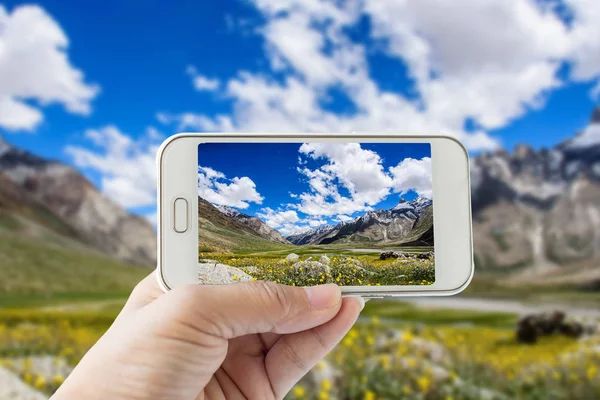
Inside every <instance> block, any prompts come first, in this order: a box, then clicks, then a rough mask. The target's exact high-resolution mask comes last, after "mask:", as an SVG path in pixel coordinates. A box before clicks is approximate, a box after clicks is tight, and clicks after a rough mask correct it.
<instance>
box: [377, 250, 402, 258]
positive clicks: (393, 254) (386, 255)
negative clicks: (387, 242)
mask: <svg viewBox="0 0 600 400" xmlns="http://www.w3.org/2000/svg"><path fill="white" fill-rule="evenodd" d="M401 254H402V253H397V252H395V251H384V252H382V253H381V254H380V255H379V259H380V260H387V259H388V258H398V257H400V256H401Z"/></svg>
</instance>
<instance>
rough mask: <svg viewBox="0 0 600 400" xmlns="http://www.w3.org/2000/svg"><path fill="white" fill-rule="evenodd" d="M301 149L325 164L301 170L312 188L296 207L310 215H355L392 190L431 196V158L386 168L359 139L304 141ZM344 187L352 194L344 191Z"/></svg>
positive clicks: (366, 209)
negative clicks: (346, 140)
mask: <svg viewBox="0 0 600 400" xmlns="http://www.w3.org/2000/svg"><path fill="white" fill-rule="evenodd" d="M299 152H300V153H301V154H303V155H304V156H305V157H309V158H312V159H314V160H322V161H324V164H323V165H321V166H320V167H318V168H316V169H314V170H311V169H309V168H306V167H303V168H298V172H300V173H302V174H303V175H305V176H306V177H307V178H308V185H309V188H310V190H309V191H307V192H305V193H302V194H300V195H299V199H300V202H299V203H298V204H296V205H294V207H296V208H297V209H298V210H299V211H301V212H303V213H305V214H308V215H311V216H333V215H340V214H341V215H347V214H350V215H352V214H353V213H355V212H360V211H370V210H372V209H373V206H374V205H376V204H378V203H379V202H381V201H382V200H383V199H385V198H386V197H387V196H388V195H389V194H390V193H391V191H393V192H396V193H405V192H407V191H408V190H414V191H416V192H417V193H418V194H420V195H422V196H425V197H429V198H431V194H432V193H431V192H432V189H431V159H430V158H428V157H425V158H423V159H420V160H415V159H405V160H404V161H403V162H401V163H400V164H399V165H397V166H394V167H391V168H390V169H389V171H386V170H385V168H384V166H383V160H382V159H381V157H380V156H379V155H378V154H377V153H375V152H374V151H371V150H367V149H363V148H362V147H361V145H360V144H358V143H304V144H302V145H301V146H300V149H299ZM341 189H345V190H346V191H347V192H348V193H349V195H342V194H341V193H340V190H341Z"/></svg>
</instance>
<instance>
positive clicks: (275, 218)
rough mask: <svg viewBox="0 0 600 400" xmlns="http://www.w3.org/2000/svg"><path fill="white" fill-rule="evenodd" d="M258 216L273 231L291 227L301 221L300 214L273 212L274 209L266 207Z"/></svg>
mask: <svg viewBox="0 0 600 400" xmlns="http://www.w3.org/2000/svg"><path fill="white" fill-rule="evenodd" d="M256 216H257V217H259V218H262V219H264V220H265V223H266V224H267V225H269V226H270V227H271V228H273V229H277V228H280V227H282V226H286V225H287V226H289V225H291V224H295V223H296V222H298V221H300V218H299V217H298V214H297V213H296V211H294V210H285V211H281V210H277V211H275V210H273V209H272V208H269V207H265V208H263V209H262V210H260V211H259V212H257V213H256Z"/></svg>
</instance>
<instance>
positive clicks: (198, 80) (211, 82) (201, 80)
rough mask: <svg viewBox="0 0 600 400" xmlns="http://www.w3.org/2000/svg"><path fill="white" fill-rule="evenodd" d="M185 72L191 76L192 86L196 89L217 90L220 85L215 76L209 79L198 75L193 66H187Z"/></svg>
mask: <svg viewBox="0 0 600 400" xmlns="http://www.w3.org/2000/svg"><path fill="white" fill-rule="evenodd" d="M186 72H187V73H188V75H190V76H191V77H192V83H193V84H194V88H195V89H196V90H198V91H207V92H212V91H215V90H217V89H218V88H219V86H220V85H221V82H220V81H219V80H218V79H216V78H213V79H211V78H207V77H206V76H203V75H200V74H199V73H198V71H196V67H194V66H191V65H190V66H188V67H187V69H186Z"/></svg>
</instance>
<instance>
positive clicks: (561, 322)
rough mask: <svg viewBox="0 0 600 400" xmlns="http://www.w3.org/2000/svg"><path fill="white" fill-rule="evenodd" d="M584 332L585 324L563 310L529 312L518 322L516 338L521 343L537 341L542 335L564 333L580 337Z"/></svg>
mask: <svg viewBox="0 0 600 400" xmlns="http://www.w3.org/2000/svg"><path fill="white" fill-rule="evenodd" d="M583 334H584V326H583V325H582V324H581V323H579V322H577V321H570V320H568V319H567V318H566V314H565V313H564V312H562V311H552V312H546V313H539V314H529V315H526V316H524V317H523V318H521V320H519V322H518V323H517V328H516V332H515V335H516V338H517V341H519V342H521V343H528V344H533V343H536V342H537V340H538V338H539V337H540V336H549V335H564V336H568V337H572V338H579V337H581V336H582V335H583Z"/></svg>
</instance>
